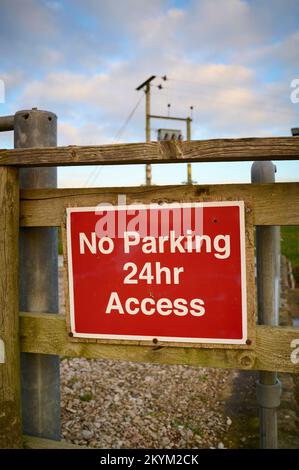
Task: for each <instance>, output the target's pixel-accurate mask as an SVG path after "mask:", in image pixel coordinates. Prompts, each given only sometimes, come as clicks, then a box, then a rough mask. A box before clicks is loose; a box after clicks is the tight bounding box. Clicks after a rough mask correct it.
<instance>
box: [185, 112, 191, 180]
mask: <svg viewBox="0 0 299 470" xmlns="http://www.w3.org/2000/svg"><path fill="white" fill-rule="evenodd" d="M186 126H187V141H188V142H190V140H191V118H187V119H186ZM187 184H192V167H191V163H187Z"/></svg>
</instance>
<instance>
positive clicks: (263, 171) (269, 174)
mask: <svg viewBox="0 0 299 470" xmlns="http://www.w3.org/2000/svg"><path fill="white" fill-rule="evenodd" d="M275 171H276V167H275V165H273V163H272V162H268V161H267V162H263V161H262V162H254V163H253V165H252V167H251V182H252V183H273V182H275ZM256 262H257V297H258V323H259V324H263V325H278V324H279V297H280V296H279V283H280V227H277V226H258V227H256ZM280 394H281V384H280V382H279V380H278V379H277V373H276V372H264V371H262V372H260V373H259V380H258V381H257V400H258V403H259V406H260V447H261V448H262V449H276V448H277V446H278V443H277V441H278V435H277V407H278V406H279V404H280Z"/></svg>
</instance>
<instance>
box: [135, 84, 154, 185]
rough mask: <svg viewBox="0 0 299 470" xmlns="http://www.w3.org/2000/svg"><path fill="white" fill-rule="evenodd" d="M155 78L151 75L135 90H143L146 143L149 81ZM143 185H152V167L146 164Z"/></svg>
mask: <svg viewBox="0 0 299 470" xmlns="http://www.w3.org/2000/svg"><path fill="white" fill-rule="evenodd" d="M155 78H156V75H152V76H151V77H149V78H148V79H147V80H145V82H143V83H141V85H139V86H138V87H137V88H136V90H137V91H139V90H141V89H142V88H145V139H146V142H150V141H151V85H150V83H151V81H152V80H154V79H155ZM145 184H146V186H150V185H151V184H152V167H151V165H150V164H148V163H147V164H146V167H145Z"/></svg>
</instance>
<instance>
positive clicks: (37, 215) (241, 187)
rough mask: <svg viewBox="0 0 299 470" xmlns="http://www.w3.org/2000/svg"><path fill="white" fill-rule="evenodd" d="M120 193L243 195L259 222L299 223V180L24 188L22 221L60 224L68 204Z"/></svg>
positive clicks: (113, 200) (141, 196)
mask: <svg viewBox="0 0 299 470" xmlns="http://www.w3.org/2000/svg"><path fill="white" fill-rule="evenodd" d="M298 140H299V139H298ZM119 195H126V198H127V203H128V204H130V203H136V202H140V203H150V202H152V203H157V202H161V201H163V202H172V201H181V202H192V201H200V200H205V199H206V198H215V199H222V198H225V199H234V198H236V199H243V200H245V201H246V200H247V201H250V202H251V201H252V205H253V211H254V214H253V220H254V224H255V225H299V183H275V184H231V185H204V186H190V185H188V186H187V185H186V186H184V185H180V186H149V187H146V186H138V187H134V188H99V189H98V188H88V189H35V190H24V191H21V206H20V225H21V226H22V227H34V226H36V227H40V226H59V225H60V224H61V223H62V221H63V218H64V216H65V208H66V207H75V206H86V207H88V206H91V207H92V206H97V205H98V204H99V203H104V202H105V203H109V204H117V202H118V200H117V198H118V196H119Z"/></svg>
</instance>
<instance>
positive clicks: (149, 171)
mask: <svg viewBox="0 0 299 470" xmlns="http://www.w3.org/2000/svg"><path fill="white" fill-rule="evenodd" d="M155 78H156V75H152V76H151V77H149V78H148V79H147V80H145V82H143V83H141V85H139V86H138V87H137V88H136V90H137V91H139V90H142V89H143V88H144V89H145V90H144V92H145V137H146V142H150V141H151V119H169V120H172V121H184V122H186V139H187V141H190V140H191V122H192V118H191V117H187V118H180V117H171V116H169V108H170V104H169V105H168V116H158V115H154V114H151V82H152V81H153V80H154V79H155ZM163 80H167V77H166V76H164V77H163ZM158 88H162V85H159V87H158ZM191 110H193V107H192V106H191ZM192 183H193V181H192V167H191V163H188V164H187V184H192ZM145 184H146V186H150V185H151V184H152V167H151V165H150V164H147V165H146V177H145Z"/></svg>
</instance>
